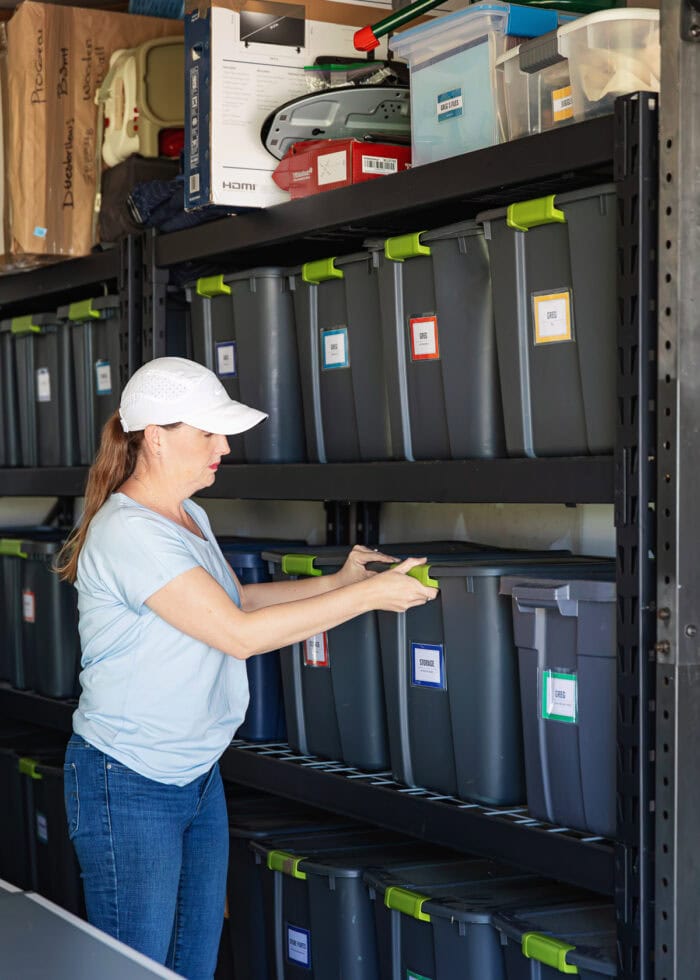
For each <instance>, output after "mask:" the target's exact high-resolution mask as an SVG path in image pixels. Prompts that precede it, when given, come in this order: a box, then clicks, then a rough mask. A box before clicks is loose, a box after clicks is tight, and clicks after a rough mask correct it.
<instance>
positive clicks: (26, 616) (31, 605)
mask: <svg viewBox="0 0 700 980" xmlns="http://www.w3.org/2000/svg"><path fill="white" fill-rule="evenodd" d="M22 619H23V620H24V622H25V623H35V622H36V597H35V595H34V593H33V592H32V590H31V589H23V590H22Z"/></svg>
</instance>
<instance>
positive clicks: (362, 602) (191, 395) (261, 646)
mask: <svg viewBox="0 0 700 980" xmlns="http://www.w3.org/2000/svg"><path fill="white" fill-rule="evenodd" d="M266 417H267V416H265V415H264V414H263V413H262V412H259V411H257V410H256V409H253V408H249V407H247V406H245V405H241V404H240V403H238V402H234V401H232V400H231V399H230V398H229V397H228V395H227V394H226V392H225V390H224V388H223V386H222V385H221V383H220V382H219V380H218V378H217V377H216V376H215V375H214V374H213V373H212V372H211V371H209V370H207V369H206V368H204V367H202V366H201V365H199V364H196V363H195V362H193V361H187V360H183V359H180V358H172V357H165V358H159V359H157V360H155V361H151V362H150V363H149V364H146V365H145V366H144V367H142V368H141V369H140V370H138V371H137V372H136V373H135V374H134V376H133V377H132V378H131V380H130V381H129V383H128V384H127V385H126V387H125V389H124V391H123V393H122V397H121V404H120V408H119V412H118V413H115V414H114V416H113V417H112V418H111V419H110V420H109V421H108V422H107V424H106V425H105V428H104V431H103V433H102V442H101V445H100V449H99V452H98V455H97V458H96V460H95V463H94V465H93V466H92V468H91V470H90V474H89V477H88V484H87V491H86V499H85V511H84V515H83V519H82V521H81V523H80V525H79V527H78V528H76V530H75V531H74V532H73V534H72V535H71V537H70V539H69V540H68V542H67V543H66V545H65V548H64V549H63V552H62V554H61V557H60V564H59V569H58V570H59V572H60V573H61V575H62V576H63V577H64V578H65V579H67V580H68V581H70V582H74V583H75V585H76V587H77V590H78V607H79V611H80V639H81V647H82V673H81V675H80V681H81V686H82V694H81V697H80V702H79V705H78V708H77V710H76V712H75V714H74V716H73V729H74V733H75V734H74V735H73V737H72V738H71V740H70V742H69V745H68V749H67V753H66V763H65V797H66V810H67V815H68V823H69V832H70V836H71V839H72V840H73V843H74V846H75V849H76V852H77V855H78V860H79V862H80V866H81V869H82V877H83V883H84V887H85V898H86V904H87V911H88V917H89V919H90V922H92V923H93V924H94V925H96V926H98V927H99V928H101V929H103V930H104V931H105V932H107V933H109V934H111V935H112V936H115V937H116V938H117V939H121V940H122V941H123V942H126V943H127V944H128V945H130V946H133V947H134V948H135V949H137V950H139V951H140V952H142V953H144V954H146V955H147V956H150V957H152V958H153V959H154V960H157V961H158V962H160V963H166V964H167V965H168V966H170V967H172V969H174V970H175V971H176V972H177V973H180V974H181V975H183V976H185V977H187V978H189V980H198V978H210V977H212V975H213V973H214V968H215V964H216V958H217V949H218V944H219V937H220V933H221V927H222V921H223V909H224V896H225V886H226V870H227V858H228V820H227V815H226V806H225V800H224V794H223V787H222V782H221V776H220V773H219V768H218V761H217V760H218V759H219V757H220V756H221V754H222V752H223V751H224V750H225V748H226V747H227V745H228V744H229V742H230V741H231V739H232V737H233V735H234V733H235V731H236V729H237V728H238V726H239V725H240V723H241V722H242V721H243V717H244V715H245V711H246V707H247V704H248V682H247V673H246V667H245V662H244V661H245V660H246V659H247V658H248V657H252V656H255V655H256V654H261V653H266V652H268V651H270V650H276V649H277V648H279V647H282V646H285V645H288V644H290V643H296V642H298V641H301V640H303V639H305V638H306V637H308V636H313V635H316V634H317V633H321V632H323V631H324V630H328V629H331V628H332V627H334V626H337V625H338V624H339V623H342V622H345V621H346V620H348V619H351V618H352V617H353V616H357V615H359V614H361V613H364V612H367V611H369V610H372V609H387V610H393V611H396V612H401V611H403V610H405V609H408V608H410V607H411V606H414V605H418V604H421V603H424V602H427V601H428V600H429V599H432V598H434V596H435V594H436V591H435V590H434V589H429V588H426V587H424V586H423V585H421V584H420V583H419V582H417V581H416V580H415V579H413V578H412V577H409V576H407V575H406V572H408V571H409V569H411V568H412V567H413V566H415V565H417V564H420V561H422V560H424V559H421V560H419V559H414V558H409V559H408V560H406V561H404V562H402V563H401V564H400V565H398V566H397V567H396V568H394V569H393V570H388V571H386V572H384V573H383V574H381V575H376V574H375V573H372V572H370V571H368V569H367V567H366V565H367V563H368V562H369V561H370V560H371V561H376V560H377V559H379V560H381V561H387V562H388V561H391V559H390V558H388V557H387V556H384V555H379V554H377V553H376V552H374V551H370V550H369V549H366V548H359V547H356V548H354V549H353V550H352V552H351V553H350V556H349V558H348V560H347V562H346V563H345V565H344V566H343V568H342V569H341V570H340V571H339V572H338V573H337V574H336V575H332V576H323V577H314V578H308V579H301V580H299V581H290V582H272V583H265V584H257V585H245V586H242V585H241V584H240V582H239V581H238V579H237V578H236V576H235V574H234V573H233V571H232V569H231V568H230V566H229V565H228V564H227V563H226V561H225V560H224V558H223V555H222V554H221V551H220V549H219V547H218V545H217V543H216V540H215V538H214V536H213V534H212V531H211V527H210V525H209V521H208V519H207V516H206V513H205V511H204V510H203V509H202V508H201V507H199V506H198V505H197V504H195V503H194V502H193V501H192V500H190V499H189V498H190V497H191V495H192V494H195V493H197V492H198V491H199V490H202V489H203V488H204V487H208V486H211V485H212V484H213V483H214V481H215V479H216V471H217V469H218V466H219V464H220V462H221V457H222V456H224V455H226V454H227V453H228V452H229V445H228V442H227V440H226V437H225V435H224V434H223V433H240V432H244V431H246V430H247V429H250V428H251V427H252V426H254V425H257V424H258V423H259V422H261V421H262V420H263V419H265V418H266Z"/></svg>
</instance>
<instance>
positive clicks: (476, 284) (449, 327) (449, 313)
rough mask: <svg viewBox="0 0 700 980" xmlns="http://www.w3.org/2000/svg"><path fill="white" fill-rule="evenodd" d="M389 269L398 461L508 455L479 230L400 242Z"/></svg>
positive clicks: (387, 319)
mask: <svg viewBox="0 0 700 980" xmlns="http://www.w3.org/2000/svg"><path fill="white" fill-rule="evenodd" d="M384 253H385V259H384V261H383V262H382V264H381V266H380V276H379V281H380V297H381V311H382V325H383V337H384V362H385V365H386V386H387V389H388V392H389V413H390V420H391V438H392V446H393V450H394V454H395V455H398V456H403V457H405V458H406V459H465V458H467V459H468V458H470V457H471V458H489V457H493V456H502V455H503V454H504V450H505V441H504V433H503V417H502V410H501V398H500V391H499V381H498V366H497V360H496V338H495V332H494V320H493V309H492V302H491V277H490V271H489V256H488V251H487V248H486V243H485V241H484V235H483V231H482V229H481V228H480V227H479V226H478V225H477V224H475V223H474V222H473V221H464V222H461V223H460V224H456V225H449V226H448V227H446V228H439V229H437V230H436V231H426V232H422V233H417V234H412V235H402V236H401V237H399V238H390V239H388V240H387V241H386V242H385V244H384Z"/></svg>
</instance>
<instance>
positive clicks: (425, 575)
mask: <svg viewBox="0 0 700 980" xmlns="http://www.w3.org/2000/svg"><path fill="white" fill-rule="evenodd" d="M408 574H409V575H410V576H411V578H415V579H417V581H419V582H420V584H421V585H425V586H427V587H428V588H429V589H439V588H440V583H439V582H438V580H437V579H436V578H431V577H430V565H416V567H415V568H412V569H411V570H410V572H409V573H408Z"/></svg>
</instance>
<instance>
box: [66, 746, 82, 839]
mask: <svg viewBox="0 0 700 980" xmlns="http://www.w3.org/2000/svg"><path fill="white" fill-rule="evenodd" d="M63 800H64V803H65V805H66V817H67V819H68V836H69V837H70V839H71V840H73V838H74V837H75V835H76V834H77V833H78V827H79V826H80V795H79V793H78V770H77V768H76V765H75V763H74V762H66V763H65V765H64V766H63Z"/></svg>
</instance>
